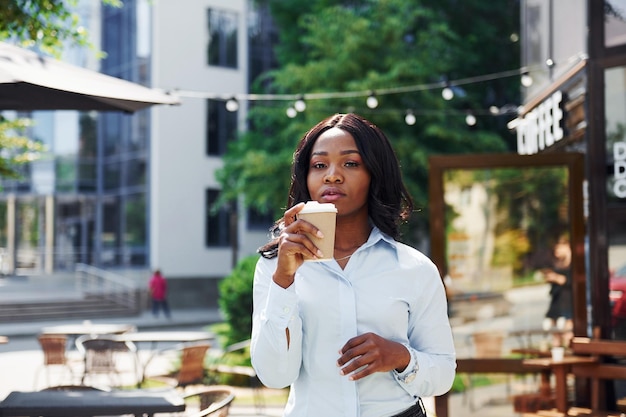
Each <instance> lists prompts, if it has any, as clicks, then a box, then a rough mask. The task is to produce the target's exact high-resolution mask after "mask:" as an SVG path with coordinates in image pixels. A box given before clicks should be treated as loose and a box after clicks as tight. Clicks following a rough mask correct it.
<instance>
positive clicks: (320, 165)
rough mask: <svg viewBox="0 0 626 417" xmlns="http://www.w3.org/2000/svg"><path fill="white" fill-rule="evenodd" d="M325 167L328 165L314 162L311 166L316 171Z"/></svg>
mask: <svg viewBox="0 0 626 417" xmlns="http://www.w3.org/2000/svg"><path fill="white" fill-rule="evenodd" d="M325 166H326V165H325V164H323V163H321V162H314V163H312V164H311V167H312V168H316V169H320V168H324V167H325Z"/></svg>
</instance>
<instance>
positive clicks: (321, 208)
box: [300, 201, 337, 213]
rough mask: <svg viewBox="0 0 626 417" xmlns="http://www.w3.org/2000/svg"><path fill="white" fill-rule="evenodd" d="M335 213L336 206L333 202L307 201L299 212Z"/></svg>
mask: <svg viewBox="0 0 626 417" xmlns="http://www.w3.org/2000/svg"><path fill="white" fill-rule="evenodd" d="M329 212H330V213H337V207H335V205H334V204H333V203H319V202H317V201H307V202H306V204H305V205H304V208H303V209H302V210H301V211H300V213H329Z"/></svg>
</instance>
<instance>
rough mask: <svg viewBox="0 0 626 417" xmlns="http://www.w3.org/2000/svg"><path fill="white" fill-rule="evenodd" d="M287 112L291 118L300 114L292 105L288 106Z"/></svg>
mask: <svg viewBox="0 0 626 417" xmlns="http://www.w3.org/2000/svg"><path fill="white" fill-rule="evenodd" d="M285 113H287V117H289V118H290V119H293V118H294V117H296V116H297V115H298V111H297V110H296V109H294V108H293V107H291V106H289V107H288V108H287V111H286V112H285Z"/></svg>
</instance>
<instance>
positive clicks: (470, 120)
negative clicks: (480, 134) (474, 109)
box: [465, 113, 476, 126]
mask: <svg viewBox="0 0 626 417" xmlns="http://www.w3.org/2000/svg"><path fill="white" fill-rule="evenodd" d="M465 123H466V124H467V125H468V126H476V116H474V115H473V114H472V113H467V116H465Z"/></svg>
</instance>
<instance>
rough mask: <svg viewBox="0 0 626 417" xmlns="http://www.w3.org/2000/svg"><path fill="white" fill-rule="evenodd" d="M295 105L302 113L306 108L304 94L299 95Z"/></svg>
mask: <svg viewBox="0 0 626 417" xmlns="http://www.w3.org/2000/svg"><path fill="white" fill-rule="evenodd" d="M293 107H294V108H295V109H296V111H297V112H300V113H302V112H303V111H305V110H306V101H304V96H300V97H298V99H297V100H296V102H295V103H293Z"/></svg>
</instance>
